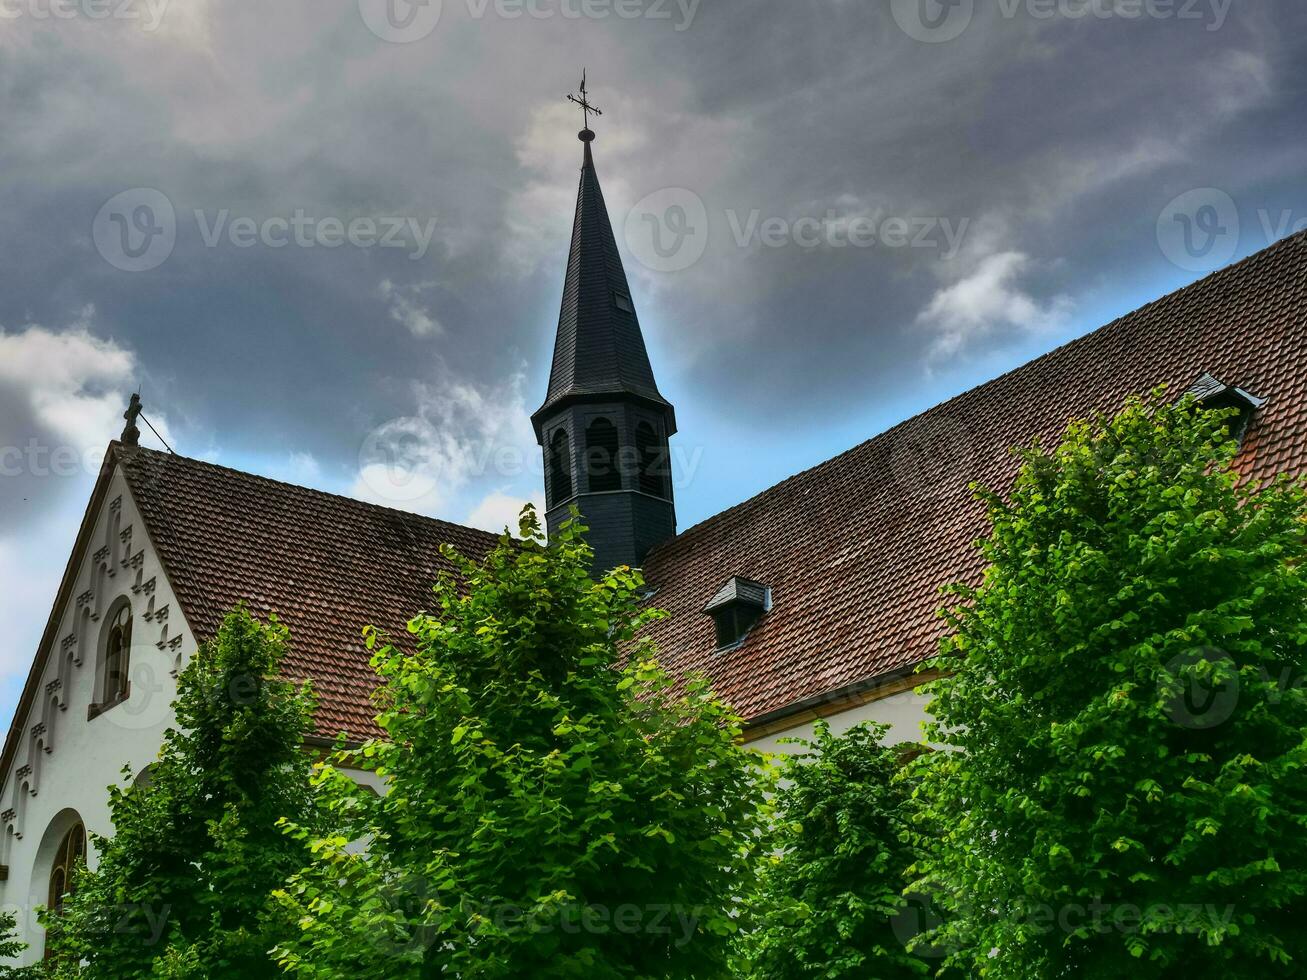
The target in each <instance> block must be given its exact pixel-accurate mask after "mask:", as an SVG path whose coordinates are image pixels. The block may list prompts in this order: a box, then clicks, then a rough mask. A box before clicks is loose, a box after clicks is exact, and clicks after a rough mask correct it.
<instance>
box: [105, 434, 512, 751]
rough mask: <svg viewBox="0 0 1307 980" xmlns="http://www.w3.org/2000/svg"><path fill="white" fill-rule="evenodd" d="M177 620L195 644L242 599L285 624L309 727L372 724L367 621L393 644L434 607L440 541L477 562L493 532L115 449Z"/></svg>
mask: <svg viewBox="0 0 1307 980" xmlns="http://www.w3.org/2000/svg"><path fill="white" fill-rule="evenodd" d="M111 453H112V455H113V457H114V458H115V459H117V460H118V461H119V462H121V464H122V467H123V472H124V474H125V476H126V478H127V483H128V486H129V487H130V488H131V491H132V496H133V497H134V498H135V500H136V505H137V507H138V508H139V509H140V512H141V516H142V519H143V520H144V521H145V523H146V525H147V527H148V530H149V534H150V540H151V541H152V542H153V544H154V547H155V549H156V550H157V552H158V555H159V559H160V561H161V563H162V564H163V567H164V569H165V571H166V572H167V575H168V581H169V584H170V585H171V586H172V589H173V592H174V594H175V595H176V596H177V601H178V603H179V604H180V605H181V607H182V612H183V613H185V615H186V621H187V622H188V623H189V624H190V626H191V629H192V630H193V631H194V633H195V637H196V640H197V641H199V642H201V643H203V642H205V641H206V640H209V639H211V638H212V637H213V636H214V635H215V634H216V633H217V630H218V627H219V626H220V625H221V623H222V619H223V617H224V616H225V615H226V613H227V612H228V610H230V609H231V608H232V607H233V606H235V605H236V604H237V603H238V602H244V603H245V604H246V606H247V607H248V608H249V610H250V611H251V612H252V613H253V614H254V615H255V616H256V617H258V618H260V619H266V617H267V615H268V614H269V613H273V612H275V613H276V614H277V617H278V618H279V619H280V620H281V622H282V623H283V624H284V625H286V626H287V627H289V629H290V636H291V643H290V650H289V652H288V654H287V663H286V666H285V669H286V673H287V674H288V675H289V676H291V677H295V678H312V680H313V688H314V691H315V693H316V694H317V698H318V711H317V715H316V723H317V731H318V734H319V735H322V736H324V737H333V736H335V735H336V734H338V733H339V732H342V731H345V732H348V733H349V734H350V735H352V736H355V737H358V736H367V735H371V734H373V733H374V732H375V727H374V724H373V716H374V715H375V714H376V711H375V709H374V707H373V704H372V700H371V694H372V692H373V690H374V689H375V688H376V675H375V674H374V673H373V671H372V669H371V667H370V666H369V653H368V651H367V650H366V648H365V647H364V645H363V640H362V630H363V627H365V626H368V625H373V626H376V627H378V628H379V629H381V630H384V631H386V632H387V633H388V634H389V635H390V637H391V638H392V639H393V640H395V641H396V642H398V643H401V644H402V643H404V642H405V641H406V640H407V637H408V634H407V632H406V631H405V625H406V624H407V623H408V621H409V620H410V619H411V618H412V617H413V616H414V615H416V614H417V613H418V612H419V611H421V610H424V609H430V608H431V607H432V596H431V588H432V585H433V584H434V583H435V581H436V578H437V576H438V575H439V574H440V573H441V572H442V571H453V567H452V566H451V565H450V563H449V562H448V561H446V560H445V559H444V558H443V557H442V556H441V554H440V546H441V545H443V544H452V545H454V547H456V548H457V549H458V550H459V551H460V552H462V553H463V554H465V555H468V556H471V557H479V556H481V555H483V554H485V552H487V551H489V550H490V549H491V548H493V547H494V545H495V542H496V540H497V537H496V535H493V534H488V533H486V532H485V531H478V530H475V529H473V528H468V527H463V526H461V525H458V524H450V523H448V522H447V521H439V520H434V519H432V518H429V517H421V516H419V515H417V514H410V513H406V512H404V511H398V510H390V509H388V508H385V507H377V506H375V505H373V504H366V503H363V502H361V501H358V500H353V499H351V498H348V497H339V496H336V495H334V494H329V493H322V492H320V491H317V490H308V489H305V488H304V487H297V486H292V485H290V484H287V483H278V482H277V481H275V480H268V479H265V478H263V477H259V476H253V475H251V474H249V473H241V472H239V471H237V470H232V469H227V468H226V467H224V466H215V465H214V464H212V463H205V462H201V461H200V460H196V459H188V458H186V457H183V456H174V455H170V454H168V453H161V452H156V451H154V450H150V449H138V448H127V447H124V446H120V445H118V444H114V446H113V447H112V449H111Z"/></svg>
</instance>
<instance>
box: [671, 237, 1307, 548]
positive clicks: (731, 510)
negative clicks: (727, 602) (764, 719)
mask: <svg viewBox="0 0 1307 980" xmlns="http://www.w3.org/2000/svg"><path fill="white" fill-rule="evenodd" d="M1302 242H1307V230H1304V231H1301V232H1295V233H1294V234H1292V235H1286V236H1285V237H1284V238H1281V239H1280V240H1279V241H1276V242H1272V243H1271V244H1270V245H1268V246H1267V247H1266V248H1263V249H1260V250H1259V251H1256V252H1253V253H1252V254H1251V255H1246V256H1244V257H1243V258H1242V259H1239V260H1238V261H1237V262H1232V263H1230V264H1229V265H1227V266H1223V267H1222V268H1220V269H1215V270H1213V271H1211V272H1209V273H1207V274H1206V275H1203V276H1200V277H1199V278H1197V279H1195V280H1194V281H1193V282H1189V283H1185V284H1184V285H1183V286H1180V287H1179V288H1177V289H1174V290H1172V291H1171V292H1169V293H1167V294H1165V295H1164V296H1160V297H1158V298H1157V299H1154V300H1151V301H1149V302H1147V303H1145V304H1144V305H1143V306H1140V307H1138V308H1136V309H1134V310H1131V311H1130V312H1128V313H1123V314H1121V315H1120V316H1118V317H1116V318H1115V319H1112V320H1109V321H1108V322H1107V323H1104V324H1102V325H1101V326H1098V327H1095V328H1094V329H1093V330H1090V331H1088V332H1087V333H1083V334H1080V335H1079V336H1078V337H1072V338H1071V339H1069V340H1067V341H1064V342H1063V343H1061V344H1058V345H1057V346H1056V347H1054V348H1052V349H1051V350H1047V351H1045V352H1044V353H1043V354H1040V355H1038V356H1036V357H1033V358H1031V359H1030V360H1028V361H1023V362H1022V363H1020V364H1018V365H1016V366H1015V367H1012V368H1009V369H1008V370H1006V371H1004V372H1002V373H1001V374H997V375H995V376H994V377H992V378H989V379H987V380H985V381H981V382H979V383H977V384H974V385H972V386H971V387H970V388H967V389H964V390H963V391H960V392H958V393H957V394H955V395H952V396H950V397H949V398H947V399H945V400H944V401H942V402H936V403H935V404H933V405H931V406H930V407H928V408H924V409H922V410H921V411H920V412H917V413H916V414H915V415H910V416H908V417H907V418H904V419H900V420H899V421H898V422H895V423H894V424H893V425H891V426H890V427H889V428H887V429H883V430H881V431H880V432H877V433H875V434H874V435H872V436H869V437H868V438H866V439H863V440H862V441H861V442H858V443H855V444H854V445H852V446H850V447H849V448H848V449H844V450H841V451H840V452H838V453H836V454H835V455H834V456H829V457H827V458H826V459H824V460H822V461H821V462H819V463H814V464H813V465H812V466H808V467H805V468H804V469H801V470H799V471H797V472H795V473H791V474H790V475H789V476H787V477H784V478H783V479H781V480H778V481H777V482H776V483H773V484H772V485H771V486H769V487H765V488H763V489H762V490H759V491H758V492H757V493H755V494H753V495H752V496H751V497H747V498H745V499H744V500H742V501H740V502H739V503H736V504H732V505H731V506H729V507H727V508H726V509H725V510H720V511H718V512H717V513H716V514H712V515H710V516H708V517H705V518H704V519H703V520H701V521H699V522H697V523H695V524H691V525H690V526H689V527H687V528H686V529H685V530H684V531H681V532H680V533H679V534H677V535H676V536H675V537H674V538H669V539H668V540H667V541H665V542H663V543H661V544H659V545H656V546H655V547H654V548H653V549H652V551H651V552H650V557H652V556H654V555H663V554H667V553H668V552H671V551H673V550H674V549H675V548H676V546H677V543H678V542H680V541H682V540H684V539H687V538H688V537H689V535H690V534H691V532H694V531H698V530H700V529H701V528H704V527H707V526H708V525H711V524H714V523H717V522H718V521H724V520H726V519H728V518H729V517H732V516H736V515H738V514H739V513H740V512H741V511H743V510H744V509H745V508H747V507H749V506H751V505H756V504H758V503H759V502H760V500H761V498H762V497H765V496H767V495H768V494H770V493H772V492H773V491H775V490H779V489H780V488H781V487H784V486H786V485H787V484H791V483H794V482H797V481H799V480H801V479H802V478H804V477H806V476H808V475H810V474H812V473H813V472H815V471H817V470H820V469H822V468H823V467H826V466H828V465H830V464H831V463H834V462H835V461H836V460H840V459H844V458H846V457H848V456H851V455H852V454H854V453H856V452H858V451H859V450H863V449H865V448H866V447H868V446H870V445H871V444H872V443H874V442H876V441H878V440H880V439H884V438H886V437H888V436H890V435H891V434H892V433H894V432H897V431H898V430H900V429H902V428H904V427H906V426H908V425H910V424H911V423H913V422H916V421H918V420H919V419H923V418H925V417H927V416H930V415H935V414H943V413H944V410H945V409H947V408H948V407H949V406H950V405H955V404H956V403H957V402H960V401H962V400H963V399H965V398H968V397H972V396H974V395H976V394H977V393H978V392H980V391H983V390H985V389H987V388H991V387H994V386H996V385H998V384H1000V383H1001V382H1003V381H1005V380H1007V379H1008V378H1010V377H1011V376H1013V375H1015V374H1016V373H1018V372H1020V371H1025V370H1026V369H1027V368H1030V367H1033V366H1034V365H1036V364H1039V363H1041V362H1044V361H1047V360H1049V359H1051V358H1053V357H1054V356H1057V355H1060V354H1063V353H1065V352H1066V351H1067V350H1068V349H1071V348H1073V347H1076V346H1077V345H1079V344H1082V343H1086V342H1088V341H1090V340H1091V339H1094V338H1099V337H1102V336H1103V335H1104V334H1109V333H1111V332H1113V331H1114V330H1117V329H1121V328H1122V327H1123V326H1124V325H1125V324H1126V322H1127V321H1130V320H1133V319H1135V318H1137V317H1141V316H1143V315H1144V314H1145V313H1146V312H1147V311H1148V310H1151V309H1152V308H1153V307H1155V306H1157V305H1159V304H1161V303H1166V302H1170V301H1174V300H1176V299H1177V298H1179V297H1181V296H1183V295H1184V294H1185V293H1188V292H1191V291H1194V290H1197V289H1198V288H1199V287H1200V286H1204V285H1211V284H1213V280H1220V279H1224V278H1226V277H1227V276H1231V275H1233V274H1234V273H1235V272H1237V271H1238V270H1240V269H1241V268H1242V267H1243V266H1245V265H1248V264H1250V263H1252V262H1254V261H1264V260H1265V259H1267V258H1268V257H1270V256H1273V255H1275V254H1276V253H1278V252H1280V251H1281V250H1284V249H1287V248H1289V246H1290V245H1291V244H1301V243H1302Z"/></svg>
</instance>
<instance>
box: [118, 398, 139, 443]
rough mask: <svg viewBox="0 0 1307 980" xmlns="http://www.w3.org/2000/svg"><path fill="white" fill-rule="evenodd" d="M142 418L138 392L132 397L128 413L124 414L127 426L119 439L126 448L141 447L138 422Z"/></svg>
mask: <svg viewBox="0 0 1307 980" xmlns="http://www.w3.org/2000/svg"><path fill="white" fill-rule="evenodd" d="M140 416H141V396H140V393H139V392H138V393H136V394H133V395H132V400H131V403H130V404H129V405H128V406H127V411H125V412H123V418H124V419H126V420H127V425H126V426H125V427H124V428H123V434H122V435H121V436H119V437H118V441H119V442H121V443H122V444H123V445H124V446H139V445H140V444H141V430H140V429H138V428H137V427H136V420H137V419H138V418H140Z"/></svg>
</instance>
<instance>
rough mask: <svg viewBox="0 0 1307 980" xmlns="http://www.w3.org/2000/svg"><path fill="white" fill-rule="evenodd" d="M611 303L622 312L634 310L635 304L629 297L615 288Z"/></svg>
mask: <svg viewBox="0 0 1307 980" xmlns="http://www.w3.org/2000/svg"><path fill="white" fill-rule="evenodd" d="M613 305H614V306H616V307H617V308H618V309H619V310H621V311H622V312H623V313H634V312H635V304H633V303H632V302H631V297H630V296H627V295H626V293H622V292H618V291H617V290H613Z"/></svg>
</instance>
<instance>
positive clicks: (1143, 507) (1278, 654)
mask: <svg viewBox="0 0 1307 980" xmlns="http://www.w3.org/2000/svg"><path fill="white" fill-rule="evenodd" d="M1230 414H1231V413H1229V412H1226V413H1212V412H1206V411H1202V410H1200V409H1199V408H1198V407H1197V406H1195V405H1194V404H1193V403H1192V401H1189V400H1187V399H1186V400H1184V401H1182V402H1180V403H1178V404H1167V403H1166V402H1165V401H1164V400H1163V397H1162V393H1161V392H1158V393H1155V394H1154V396H1153V397H1152V398H1150V399H1132V400H1131V401H1129V402H1128V404H1127V405H1126V407H1125V409H1124V410H1123V411H1122V412H1121V414H1119V415H1117V416H1116V417H1115V418H1106V417H1101V416H1100V417H1096V418H1094V419H1093V420H1091V421H1079V422H1074V423H1072V424H1071V425H1070V426H1069V428H1068V429H1067V431H1066V433H1065V435H1064V437H1063V439H1062V441H1061V444H1060V445H1059V446H1057V447H1056V448H1055V449H1053V450H1052V451H1044V450H1042V449H1041V448H1040V447H1039V446H1038V445H1035V446H1033V447H1032V448H1030V449H1028V450H1026V451H1024V452H1023V453H1022V460H1023V465H1022V466H1021V470H1020V474H1019V476H1018V477H1017V480H1016V483H1015V486H1014V487H1013V489H1012V490H1011V493H1010V494H1009V495H1008V496H1007V497H1001V496H999V495H998V494H996V493H993V492H983V493H982V498H983V500H984V501H985V502H986V503H987V505H988V510H989V520H990V523H991V525H992V531H991V533H990V534H989V536H988V537H987V538H986V539H985V540H983V541H982V542H981V543H980V547H981V549H982V551H983V553H984V557H985V559H986V561H987V563H988V569H987V571H986V573H985V576H984V579H983V584H982V585H981V586H980V587H979V588H978V589H969V588H965V587H961V586H959V587H955V588H954V589H953V592H954V593H955V595H956V597H957V599H958V600H960V601H959V602H958V603H957V604H956V605H955V606H954V607H953V608H952V609H951V612H950V613H949V616H950V619H951V623H952V626H953V635H952V636H951V638H949V639H948V640H946V641H945V643H944V645H943V647H942V650H941V656H940V657H939V659H938V660H937V661H936V662H935V663H934V664H933V666H935V667H937V668H941V669H944V670H948V671H952V672H953V673H952V675H951V676H949V677H948V678H947V679H945V680H942V681H939V682H938V683H936V684H935V685H934V694H935V695H936V698H935V700H934V702H933V706H932V711H933V713H934V715H935V723H934V725H933V728H932V729H931V731H930V736H931V738H932V739H933V740H936V741H938V742H941V743H945V744H946V745H947V746H949V747H951V748H953V749H956V750H959V751H949V752H939V753H935V754H934V755H932V756H930V757H929V758H928V760H926V764H925V766H924V769H925V782H924V785H923V787H922V790H921V793H922V797H923V799H925V800H926V801H927V802H928V804H929V811H928V814H927V816H928V817H929V819H930V820H931V824H932V827H933V828H936V829H935V831H934V832H931V833H924V834H923V835H922V844H923V846H924V847H926V848H927V854H926V856H925V857H924V858H923V859H922V861H921V863H920V865H919V869H918V870H919V872H920V882H919V887H920V888H922V889H923V890H924V891H928V892H930V893H931V894H932V895H933V896H934V897H935V898H936V899H937V900H938V901H939V902H940V903H941V905H942V907H943V909H944V911H945V913H946V915H945V921H944V923H943V924H942V925H941V926H940V927H939V928H938V929H936V930H935V931H934V932H933V934H932V935H931V937H930V939H931V941H933V942H935V943H937V944H939V945H941V946H942V947H943V948H944V949H946V950H948V951H950V952H951V954H952V957H953V961H954V962H955V963H957V964H958V965H960V966H962V967H963V968H964V969H966V970H968V971H969V972H970V973H971V974H972V975H976V976H982V977H1013V978H1022V980H1024V978H1028V977H1090V978H1100V977H1101V978H1117V977H1123V976H1131V977H1183V978H1185V980H1199V978H1207V977H1211V978H1217V977H1220V978H1230V977H1259V978H1266V977H1276V976H1284V977H1288V976H1302V975H1303V972H1304V971H1305V970H1307V929H1305V928H1304V927H1303V923H1304V921H1305V920H1307V768H1305V764H1307V693H1305V692H1304V688H1303V684H1302V681H1303V677H1304V667H1307V656H1305V653H1304V652H1305V650H1307V581H1304V577H1303V559H1304V555H1305V552H1307V536H1305V534H1304V532H1305V531H1307V523H1305V519H1304V515H1307V501H1305V499H1304V495H1303V492H1302V490H1301V488H1300V486H1299V484H1298V483H1296V482H1293V481H1289V480H1281V481H1276V482H1274V483H1271V484H1268V485H1266V486H1264V487H1261V488H1259V487H1257V486H1254V485H1251V484H1249V483H1246V482H1245V483H1241V482H1240V480H1239V479H1238V478H1237V477H1236V475H1235V473H1234V472H1232V470H1231V467H1230V463H1231V461H1232V458H1233V454H1234V452H1235V448H1236V447H1235V445H1234V443H1233V441H1232V440H1231V439H1230V438H1229V434H1228V432H1227V429H1226V426H1227V424H1228V420H1229V417H1230Z"/></svg>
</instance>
